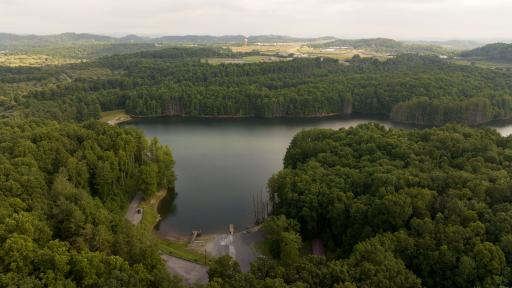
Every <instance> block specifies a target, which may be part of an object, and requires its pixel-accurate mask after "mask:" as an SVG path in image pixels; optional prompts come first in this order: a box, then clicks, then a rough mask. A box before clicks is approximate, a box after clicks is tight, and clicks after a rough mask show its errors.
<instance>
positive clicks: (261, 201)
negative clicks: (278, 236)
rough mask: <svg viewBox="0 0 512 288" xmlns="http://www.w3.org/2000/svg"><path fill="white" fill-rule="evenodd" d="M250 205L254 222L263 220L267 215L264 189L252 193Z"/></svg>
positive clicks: (266, 199) (259, 222)
mask: <svg viewBox="0 0 512 288" xmlns="http://www.w3.org/2000/svg"><path fill="white" fill-rule="evenodd" d="M251 197H252V207H253V213H254V214H253V217H254V224H256V225H259V224H261V223H263V221H265V219H266V218H267V217H268V215H269V210H270V207H269V201H268V196H267V193H266V191H264V190H261V191H259V192H256V193H252V195H251Z"/></svg>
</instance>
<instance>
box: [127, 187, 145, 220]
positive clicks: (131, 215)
mask: <svg viewBox="0 0 512 288" xmlns="http://www.w3.org/2000/svg"><path fill="white" fill-rule="evenodd" d="M143 198H144V197H143V196H142V195H140V194H137V196H135V198H133V200H132V202H131V203H130V206H129V207H128V211H127V212H126V215H125V217H126V219H128V221H130V223H132V224H133V225H137V224H139V223H140V220H142V214H143V213H137V208H138V207H139V204H140V202H141V201H142V199H143Z"/></svg>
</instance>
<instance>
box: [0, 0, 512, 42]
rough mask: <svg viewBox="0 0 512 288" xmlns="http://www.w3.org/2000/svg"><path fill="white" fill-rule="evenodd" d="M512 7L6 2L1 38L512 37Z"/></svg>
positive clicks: (503, 0)
mask: <svg viewBox="0 0 512 288" xmlns="http://www.w3.org/2000/svg"><path fill="white" fill-rule="evenodd" d="M511 13H512V1H510V0H485V1H482V0H179V1H178V0H166V1H165V0H143V1H142V0H0V31H4V32H14V33H37V34H49V33H50V34H51V33H60V32H66V31H76V32H91V33H114V32H121V33H124V32H125V33H139V34H169V35H170V34H173V35H181V34H215V35H220V34H246V35H248V34H268V33H272V34H289V35H296V36H320V35H333V36H342V37H376V36H383V37H393V38H495V37H509V38H510V37H512V35H511V34H512V33H511V32H509V31H510V29H509V27H512V17H510V14H511Z"/></svg>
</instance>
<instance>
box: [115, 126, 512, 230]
mask: <svg viewBox="0 0 512 288" xmlns="http://www.w3.org/2000/svg"><path fill="white" fill-rule="evenodd" d="M368 122H378V123H380V124H382V125H384V126H386V127H397V125H396V124H393V123H391V122H389V121H385V120H378V119H369V118H308V119H245V118H242V119H235V118H233V119H198V118H146V119H138V120H136V121H132V122H130V123H128V124H124V125H123V126H134V127H137V128H139V129H140V130H142V131H143V132H144V133H145V135H146V136H148V137H157V138H158V139H159V140H160V143H162V144H165V145H168V146H169V147H171V149H172V153H173V156H174V160H175V161H176V165H175V169H174V170H175V173H176V176H177V181H176V194H175V198H174V197H172V195H168V196H169V197H166V198H165V199H164V200H163V201H162V202H161V205H160V214H161V215H162V220H161V222H160V224H159V226H158V230H159V233H161V234H162V235H189V234H190V233H191V231H192V230H201V231H202V232H203V233H225V232H226V231H227V230H228V226H229V224H234V225H235V228H236V230H243V229H245V228H247V227H248V226H251V225H252V224H253V223H254V209H253V206H254V205H253V200H252V199H253V195H254V194H257V193H264V192H265V191H266V183H267V180H268V179H269V178H270V177H271V176H272V175H273V174H274V173H276V172H277V171H279V170H280V169H281V168H282V161H283V157H284V155H285V153H286V149H287V147H288V144H289V143H290V141H291V139H292V138H293V136H294V135H295V134H296V133H297V132H299V131H301V130H303V129H309V128H332V129H339V128H343V127H345V128H346V127H353V126H357V125H359V124H362V123H368ZM401 127H405V126H401ZM494 128H497V129H498V131H499V132H500V133H502V134H504V135H510V134H511V133H512V125H510V124H500V125H499V127H494Z"/></svg>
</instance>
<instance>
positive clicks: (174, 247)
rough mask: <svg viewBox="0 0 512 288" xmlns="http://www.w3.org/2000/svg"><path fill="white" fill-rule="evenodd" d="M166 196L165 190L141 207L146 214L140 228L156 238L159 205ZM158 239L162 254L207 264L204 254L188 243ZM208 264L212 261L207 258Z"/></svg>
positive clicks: (144, 202)
mask: <svg viewBox="0 0 512 288" xmlns="http://www.w3.org/2000/svg"><path fill="white" fill-rule="evenodd" d="M166 194H167V192H166V191H165V190H162V191H159V192H157V193H155V195H153V196H152V197H151V198H149V199H146V200H144V201H142V203H141V204H140V205H139V207H140V208H143V209H144V212H143V213H144V214H143V216H142V220H141V222H140V223H139V225H138V227H139V228H140V229H143V230H144V231H146V232H148V233H151V234H153V235H155V237H158V236H157V235H156V234H155V233H154V228H155V225H156V224H157V223H158V221H159V220H160V215H159V214H158V203H159V202H160V201H161V200H162V199H163V198H164V197H165V195H166ZM158 238H159V248H160V250H161V251H162V252H164V253H166V254H168V255H171V256H174V257H177V258H181V259H184V260H188V261H191V262H195V263H198V264H202V265H204V264H205V257H204V254H202V253H200V252H198V251H196V250H193V249H190V248H189V247H188V243H186V242H183V241H170V240H167V239H162V238H160V237H158ZM206 262H207V263H210V262H211V259H210V258H207V259H206Z"/></svg>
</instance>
